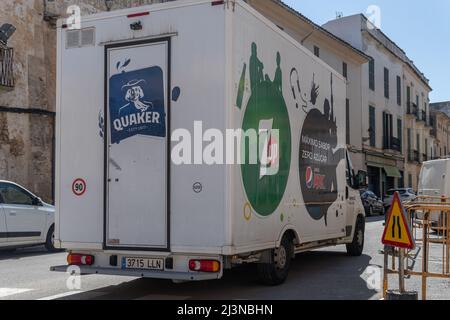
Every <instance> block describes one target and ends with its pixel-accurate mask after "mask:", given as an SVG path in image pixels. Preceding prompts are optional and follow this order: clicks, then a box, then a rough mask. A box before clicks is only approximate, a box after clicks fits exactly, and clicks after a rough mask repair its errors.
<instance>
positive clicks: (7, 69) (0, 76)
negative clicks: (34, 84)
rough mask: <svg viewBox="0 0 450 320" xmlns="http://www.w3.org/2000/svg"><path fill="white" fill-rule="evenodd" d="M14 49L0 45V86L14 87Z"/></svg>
mask: <svg viewBox="0 0 450 320" xmlns="http://www.w3.org/2000/svg"><path fill="white" fill-rule="evenodd" d="M13 65H14V49H13V48H1V47H0V87H7V88H12V87H14V74H13Z"/></svg>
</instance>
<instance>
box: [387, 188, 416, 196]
mask: <svg viewBox="0 0 450 320" xmlns="http://www.w3.org/2000/svg"><path fill="white" fill-rule="evenodd" d="M395 192H398V193H399V194H400V195H401V196H404V195H407V194H414V191H413V190H412V189H391V190H388V192H386V194H387V195H388V196H392V195H394V193H395Z"/></svg>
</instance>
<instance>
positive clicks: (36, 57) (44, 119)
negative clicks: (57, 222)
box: [0, 0, 56, 202]
mask: <svg viewBox="0 0 450 320" xmlns="http://www.w3.org/2000/svg"><path fill="white" fill-rule="evenodd" d="M3 23H10V24H12V25H14V26H15V27H16V28H17V30H16V32H15V33H14V34H13V36H12V37H11V39H10V40H9V42H8V46H9V47H12V48H14V79H15V86H14V88H13V89H8V90H1V91H0V107H1V109H0V179H5V180H12V181H14V182H17V183H19V184H22V185H23V186H25V187H26V188H28V189H29V190H31V191H33V192H35V193H36V194H38V195H39V196H41V197H42V198H43V199H44V200H45V201H49V202H51V201H52V200H53V199H52V198H53V196H52V185H53V182H52V172H53V170H52V167H53V163H52V161H53V123H54V117H53V116H52V112H54V111H55V67H54V65H55V59H56V52H55V50H54V48H55V47H56V44H55V36H54V32H55V30H54V29H53V28H51V27H50V26H49V24H48V23H46V22H44V21H43V1H36V0H3V1H1V2H0V24H3Z"/></svg>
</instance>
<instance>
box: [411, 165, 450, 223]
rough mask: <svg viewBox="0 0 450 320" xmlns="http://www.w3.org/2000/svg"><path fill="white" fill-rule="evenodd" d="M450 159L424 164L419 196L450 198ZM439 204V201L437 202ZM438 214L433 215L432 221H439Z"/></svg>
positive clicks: (420, 178) (433, 213)
mask: <svg viewBox="0 0 450 320" xmlns="http://www.w3.org/2000/svg"><path fill="white" fill-rule="evenodd" d="M448 177H450V159H440V160H432V161H427V162H424V163H423V165H422V169H421V171H420V177H419V186H418V195H419V196H430V197H445V198H450V179H448ZM435 201H436V202H439V201H440V200H439V199H436V200H435ZM440 216H441V214H440V213H438V212H432V213H431V216H430V217H431V220H432V221H434V222H438V221H439V217H440Z"/></svg>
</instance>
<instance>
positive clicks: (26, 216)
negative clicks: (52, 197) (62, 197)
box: [0, 180, 55, 251]
mask: <svg viewBox="0 0 450 320" xmlns="http://www.w3.org/2000/svg"><path fill="white" fill-rule="evenodd" d="M54 230H55V208H54V207H53V206H52V205H49V204H47V203H45V202H43V201H42V200H41V199H40V198H39V197H37V196H35V195H34V194H33V193H31V192H30V191H28V190H26V189H25V188H23V187H21V186H19V185H18V184H16V183H13V182H10V181H3V180H0V249H14V248H19V247H28V246H35V245H42V244H43V245H45V247H46V248H47V250H49V251H54V250H55V247H54V246H53V242H54Z"/></svg>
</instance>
